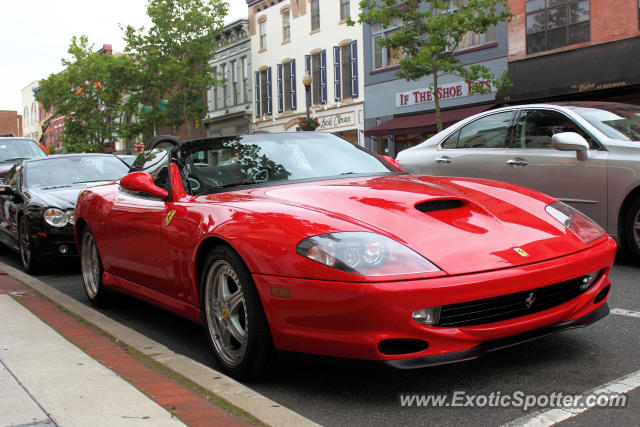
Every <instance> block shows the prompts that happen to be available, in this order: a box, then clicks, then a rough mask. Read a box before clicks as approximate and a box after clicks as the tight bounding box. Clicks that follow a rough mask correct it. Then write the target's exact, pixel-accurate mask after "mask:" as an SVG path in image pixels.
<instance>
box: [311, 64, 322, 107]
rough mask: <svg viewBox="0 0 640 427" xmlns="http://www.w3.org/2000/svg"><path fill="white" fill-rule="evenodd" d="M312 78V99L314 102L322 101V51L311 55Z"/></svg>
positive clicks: (319, 102)
mask: <svg viewBox="0 0 640 427" xmlns="http://www.w3.org/2000/svg"><path fill="white" fill-rule="evenodd" d="M311 78H312V83H311V84H312V86H313V87H312V88H311V91H312V92H313V94H312V95H313V96H312V98H311V99H312V100H313V103H314V104H321V103H322V59H321V57H320V53H316V54H315V55H311Z"/></svg>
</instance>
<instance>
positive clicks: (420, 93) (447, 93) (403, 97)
mask: <svg viewBox="0 0 640 427" xmlns="http://www.w3.org/2000/svg"><path fill="white" fill-rule="evenodd" d="M474 83H480V84H481V85H482V87H483V88H485V89H488V90H489V91H491V92H495V91H497V90H498V89H496V88H495V86H493V84H492V83H491V82H490V81H488V80H479V81H477V82H470V83H467V82H465V81H461V82H457V83H449V84H446V85H441V86H439V87H438V95H439V98H440V100H441V101H442V100H445V99H452V98H462V97H465V96H470V95H475V93H471V88H472V86H473V84H474ZM434 98H435V96H434V93H433V90H431V89H429V88H425V89H416V90H412V91H408V92H401V93H396V107H406V106H409V105H416V104H424V103H426V102H434Z"/></svg>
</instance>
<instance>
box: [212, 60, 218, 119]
mask: <svg viewBox="0 0 640 427" xmlns="http://www.w3.org/2000/svg"><path fill="white" fill-rule="evenodd" d="M213 74H214V75H215V76H216V79H217V78H218V67H213ZM218 84H220V83H218V82H216V85H215V86H214V87H213V105H212V107H213V109H214V110H217V109H218Z"/></svg>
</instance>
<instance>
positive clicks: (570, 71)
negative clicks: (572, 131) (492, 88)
mask: <svg viewBox="0 0 640 427" xmlns="http://www.w3.org/2000/svg"><path fill="white" fill-rule="evenodd" d="M508 4H509V7H510V8H511V12H512V13H513V14H514V18H513V20H512V21H511V22H510V24H509V57H508V58H509V77H510V79H511V80H512V81H513V83H514V85H513V87H512V88H510V89H509V90H508V91H505V92H499V93H498V97H497V99H498V100H499V101H502V102H505V103H523V102H540V101H554V100H602V101H621V102H628V103H633V104H640V67H638V58H640V19H639V18H640V3H639V2H638V0H528V1H525V0H509V1H508Z"/></svg>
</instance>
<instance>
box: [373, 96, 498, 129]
mask: <svg viewBox="0 0 640 427" xmlns="http://www.w3.org/2000/svg"><path fill="white" fill-rule="evenodd" d="M493 107H494V104H485V105H476V106H475V107H466V108H458V109H455V110H446V111H440V115H441V119H442V128H443V129H444V128H446V127H447V126H450V125H452V124H454V123H456V122H458V121H460V120H462V119H466V118H467V117H469V116H473V115H474V114H478V113H481V112H483V111H487V110H490V109H491V108H493ZM437 130H438V125H437V123H436V113H435V111H434V112H432V113H422V114H414V115H412V116H401V117H394V118H393V119H391V120H387V121H386V122H384V123H381V124H379V125H378V126H376V127H373V128H371V129H368V130H365V131H364V134H365V135H366V136H379V135H411V134H416V133H428V132H436V131H437Z"/></svg>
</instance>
